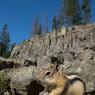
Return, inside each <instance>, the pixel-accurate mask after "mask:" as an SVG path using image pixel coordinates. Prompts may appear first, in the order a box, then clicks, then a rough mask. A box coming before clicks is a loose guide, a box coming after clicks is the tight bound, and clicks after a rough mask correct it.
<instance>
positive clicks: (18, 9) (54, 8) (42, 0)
mask: <svg viewBox="0 0 95 95" xmlns="http://www.w3.org/2000/svg"><path fill="white" fill-rule="evenodd" d="M91 1H92V2H91V7H92V21H93V22H94V21H95V0H91ZM59 5H60V0H0V31H2V27H3V26H4V24H8V29H9V33H10V38H11V43H15V42H16V43H17V44H18V43H20V42H22V41H23V40H24V39H28V38H29V37H30V35H31V32H32V24H33V21H34V19H35V17H37V16H38V17H39V18H40V21H41V22H43V21H44V14H47V17H48V25H49V27H51V21H52V17H53V16H55V15H57V14H58V11H59Z"/></svg>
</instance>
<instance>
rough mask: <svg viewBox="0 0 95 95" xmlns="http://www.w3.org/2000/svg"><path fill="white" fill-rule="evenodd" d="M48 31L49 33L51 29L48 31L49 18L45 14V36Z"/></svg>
mask: <svg viewBox="0 0 95 95" xmlns="http://www.w3.org/2000/svg"><path fill="white" fill-rule="evenodd" d="M48 31H49V29H48V16H47V13H44V25H43V32H44V34H47V33H48Z"/></svg>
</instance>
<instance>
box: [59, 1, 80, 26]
mask: <svg viewBox="0 0 95 95" xmlns="http://www.w3.org/2000/svg"><path fill="white" fill-rule="evenodd" d="M60 12H61V13H60V14H61V18H62V19H64V22H65V23H66V24H71V25H76V24H80V23H81V10H80V4H79V0H62V5H61V11H60Z"/></svg>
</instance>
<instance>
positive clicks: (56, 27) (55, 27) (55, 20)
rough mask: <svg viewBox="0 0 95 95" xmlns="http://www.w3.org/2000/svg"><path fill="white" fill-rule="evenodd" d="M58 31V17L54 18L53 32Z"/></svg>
mask: <svg viewBox="0 0 95 95" xmlns="http://www.w3.org/2000/svg"><path fill="white" fill-rule="evenodd" d="M57 29H58V22H57V18H56V16H54V17H53V20H52V30H55V31H57Z"/></svg>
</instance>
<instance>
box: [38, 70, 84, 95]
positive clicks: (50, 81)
mask: <svg viewBox="0 0 95 95" xmlns="http://www.w3.org/2000/svg"><path fill="white" fill-rule="evenodd" d="M51 71H52V70H51ZM51 71H50V70H47V71H46V72H44V73H45V74H43V75H44V77H43V79H42V81H43V80H44V81H43V82H44V84H45V83H46V84H47V85H46V87H45V88H46V89H45V91H44V92H45V93H43V94H39V95H85V93H86V87H85V83H84V82H83V81H82V79H81V78H80V77H79V76H77V75H66V74H64V73H63V72H62V71H60V70H59V71H57V72H53V71H52V72H51ZM47 92H48V93H47Z"/></svg>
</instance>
